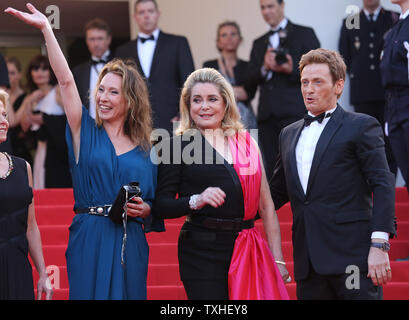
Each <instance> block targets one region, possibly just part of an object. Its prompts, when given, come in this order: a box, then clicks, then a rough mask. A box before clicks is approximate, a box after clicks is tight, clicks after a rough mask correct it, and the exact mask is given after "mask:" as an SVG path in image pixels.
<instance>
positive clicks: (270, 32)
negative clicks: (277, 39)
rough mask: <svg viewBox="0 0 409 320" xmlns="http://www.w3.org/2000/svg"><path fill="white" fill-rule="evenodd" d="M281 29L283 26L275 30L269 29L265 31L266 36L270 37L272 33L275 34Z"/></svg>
mask: <svg viewBox="0 0 409 320" xmlns="http://www.w3.org/2000/svg"><path fill="white" fill-rule="evenodd" d="M281 30H283V28H278V29H277V30H270V31H269V32H268V33H267V36H268V37H271V36H272V35H274V34H276V33H277V32H280V31H281Z"/></svg>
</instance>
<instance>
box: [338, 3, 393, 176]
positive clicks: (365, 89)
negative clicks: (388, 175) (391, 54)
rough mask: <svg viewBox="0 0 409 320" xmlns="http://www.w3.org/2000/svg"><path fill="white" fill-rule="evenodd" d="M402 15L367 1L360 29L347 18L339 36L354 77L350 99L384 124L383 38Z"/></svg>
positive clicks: (364, 4)
mask: <svg viewBox="0 0 409 320" xmlns="http://www.w3.org/2000/svg"><path fill="white" fill-rule="evenodd" d="M398 19H399V14H397V13H396V12H393V11H388V10H385V9H384V8H382V7H381V5H380V0H363V9H362V10H361V12H360V13H359V28H349V27H348V23H347V20H346V19H344V21H343V23H342V28H341V36H340V39H339V52H340V53H341V55H342V56H343V58H344V60H345V63H346V65H347V72H348V73H349V78H350V101H351V104H352V105H353V106H354V108H355V111H356V112H361V113H366V114H369V115H370V116H373V117H374V118H376V119H377V120H378V121H379V122H380V123H381V124H382V126H384V124H385V121H384V112H385V90H384V88H383V87H382V83H381V74H380V69H379V62H380V56H381V52H382V48H383V37H384V35H385V33H386V32H387V31H388V30H389V29H390V28H392V26H393V25H394V24H395V23H396V22H397V21H398ZM388 140H389V139H387V137H386V138H385V142H386V156H387V159H388V163H389V166H390V168H391V170H392V171H393V172H394V173H395V174H396V171H397V168H396V163H395V161H394V158H393V156H392V152H391V149H390V145H389V141H388Z"/></svg>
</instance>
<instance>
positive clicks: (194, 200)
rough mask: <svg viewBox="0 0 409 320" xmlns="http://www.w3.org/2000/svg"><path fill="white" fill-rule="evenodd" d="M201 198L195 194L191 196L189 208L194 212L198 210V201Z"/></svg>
mask: <svg viewBox="0 0 409 320" xmlns="http://www.w3.org/2000/svg"><path fill="white" fill-rule="evenodd" d="M199 196H200V195H198V194H194V195H192V196H190V200H189V207H190V209H192V210H198V209H199V208H198V203H197V201H198V200H199Z"/></svg>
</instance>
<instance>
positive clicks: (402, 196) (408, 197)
mask: <svg viewBox="0 0 409 320" xmlns="http://www.w3.org/2000/svg"><path fill="white" fill-rule="evenodd" d="M395 202H396V203H399V202H406V203H409V194H408V190H407V189H406V188H404V187H399V188H396V189H395Z"/></svg>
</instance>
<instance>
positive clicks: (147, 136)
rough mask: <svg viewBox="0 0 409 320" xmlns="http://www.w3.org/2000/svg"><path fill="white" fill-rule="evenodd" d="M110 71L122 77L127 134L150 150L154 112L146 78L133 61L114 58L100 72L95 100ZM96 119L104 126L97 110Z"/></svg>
mask: <svg viewBox="0 0 409 320" xmlns="http://www.w3.org/2000/svg"><path fill="white" fill-rule="evenodd" d="M108 73H113V74H116V75H118V76H120V77H121V78H122V94H123V96H124V98H125V101H126V104H127V108H128V110H127V114H126V116H125V121H124V132H125V134H126V135H127V136H128V137H129V138H130V139H131V140H132V141H134V142H137V143H138V144H139V145H140V146H141V148H142V149H143V150H144V151H149V150H150V148H151V146H152V143H151V133H152V112H151V107H150V103H149V92H148V88H147V86H146V82H145V80H144V79H143V78H142V76H141V75H140V74H139V72H138V70H137V69H136V65H135V63H134V62H133V61H131V60H127V61H124V60H121V59H114V60H112V61H110V62H108V63H107V64H106V65H105V66H104V68H103V69H102V70H101V72H100V74H99V77H98V81H97V85H96V87H95V92H94V97H95V101H96V96H97V92H98V88H99V86H100V84H101V81H102V79H103V78H104V77H105V75H106V74H108ZM95 121H96V123H97V125H98V126H102V120H101V118H100V117H99V115H98V112H96V118H95Z"/></svg>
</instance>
